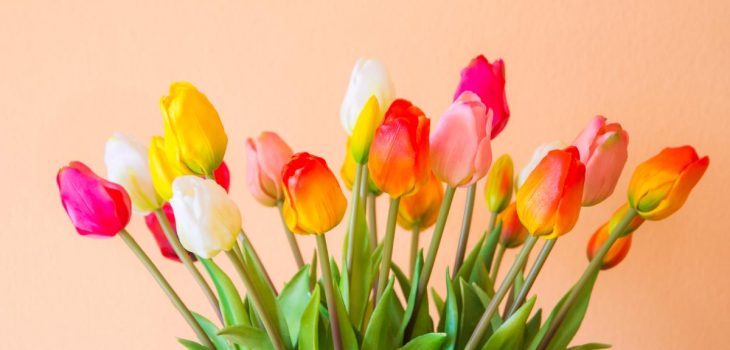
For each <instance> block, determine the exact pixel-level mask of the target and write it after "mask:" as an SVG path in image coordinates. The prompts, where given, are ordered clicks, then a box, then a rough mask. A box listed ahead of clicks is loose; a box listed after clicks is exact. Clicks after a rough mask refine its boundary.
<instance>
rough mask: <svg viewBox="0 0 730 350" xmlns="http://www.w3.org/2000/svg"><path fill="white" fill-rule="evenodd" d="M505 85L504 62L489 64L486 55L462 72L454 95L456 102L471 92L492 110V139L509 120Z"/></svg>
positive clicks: (498, 61) (471, 63) (472, 62)
mask: <svg viewBox="0 0 730 350" xmlns="http://www.w3.org/2000/svg"><path fill="white" fill-rule="evenodd" d="M504 84H505V77H504V61H502V60H501V59H498V60H496V61H494V63H489V61H488V60H487V59H486V58H485V57H484V55H479V56H477V57H475V58H474V59H473V60H471V62H470V63H469V66H467V67H466V68H464V69H463V70H462V71H461V81H459V86H458V87H457V88H456V93H455V94H454V100H456V99H458V98H459V96H461V94H462V93H463V92H464V91H471V92H473V93H475V94H477V95H478V96H479V98H480V99H481V100H482V103H484V105H485V106H487V108H488V109H491V110H492V113H494V117H493V119H492V134H491V138H495V137H497V135H499V133H500V132H502V130H503V129H504V127H505V126H506V125H507V121H508V120H509V107H508V106H507V95H506V94H505V91H504Z"/></svg>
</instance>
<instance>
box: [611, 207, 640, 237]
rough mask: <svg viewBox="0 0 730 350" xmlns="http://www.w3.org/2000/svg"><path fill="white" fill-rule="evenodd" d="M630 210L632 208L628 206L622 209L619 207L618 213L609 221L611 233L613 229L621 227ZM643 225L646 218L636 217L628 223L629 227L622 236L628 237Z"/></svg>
mask: <svg viewBox="0 0 730 350" xmlns="http://www.w3.org/2000/svg"><path fill="white" fill-rule="evenodd" d="M630 208H631V207H630V206H629V205H628V204H624V205H622V206H621V207H619V208H618V209H616V211H615V212H614V213H613V215H611V219H610V220H608V230H609V232H611V231H613V229H614V228H616V226H618V225H619V223H620V222H621V220H623V218H624V217H625V216H626V214H628V212H629V209H630ZM643 223H644V218H642V217H641V216H639V215H635V216H634V218H633V219H631V221H630V222H629V223H628V225H627V226H626V228H625V229H624V231H623V232H621V236H626V235H629V234H631V233H633V232H634V231H636V229H637V228H639V226H641V224H643Z"/></svg>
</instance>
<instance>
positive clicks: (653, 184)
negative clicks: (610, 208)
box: [629, 146, 710, 220]
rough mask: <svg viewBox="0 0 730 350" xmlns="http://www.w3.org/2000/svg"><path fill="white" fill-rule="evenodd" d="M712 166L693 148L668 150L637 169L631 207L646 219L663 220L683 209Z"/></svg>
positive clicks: (684, 147) (632, 185)
mask: <svg viewBox="0 0 730 350" xmlns="http://www.w3.org/2000/svg"><path fill="white" fill-rule="evenodd" d="M709 164H710V158H708V157H707V156H704V157H702V158H699V157H698V156H697V152H696V151H695V149H694V148H693V147H692V146H682V147H677V148H665V149H663V150H662V151H661V152H659V154H657V155H655V156H654V157H652V158H650V159H648V160H646V161H645V162H643V163H641V164H640V165H639V166H638V167H636V170H634V174H633V176H632V177H631V181H630V182H629V204H630V205H631V207H632V208H634V210H636V211H637V212H638V213H639V215H641V217H643V218H644V219H646V220H661V219H664V218H666V217H667V216H669V215H671V214H673V213H674V212H675V211H677V210H679V208H681V207H682V205H683V204H684V202H685V201H686V200H687V197H688V196H689V193H690V191H692V188H693V187H694V186H695V185H696V184H697V182H699V181H700V178H702V175H703V174H704V173H705V170H707V167H708V166H709Z"/></svg>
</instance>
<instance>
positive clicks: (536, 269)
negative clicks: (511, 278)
mask: <svg viewBox="0 0 730 350" xmlns="http://www.w3.org/2000/svg"><path fill="white" fill-rule="evenodd" d="M555 242H557V238H553V239H550V240H547V241H546V242H545V244H544V245H543V246H542V249H540V254H538V255H537V258H536V259H535V263H534V264H532V267H531V268H530V272H529V273H528V274H527V278H526V279H525V283H524V284H523V285H522V289H520V292H519V293H518V294H517V296H516V297H515V299H514V301H513V302H512V305H511V306H510V308H509V311H507V313H506V314H505V316H506V317H505V319H507V317H509V316H511V315H512V314H513V313H515V312H517V309H519V308H520V306H522V303H524V302H525V299H527V294H528V293H529V292H530V288H532V285H533V284H535V280H536V279H537V275H539V274H540V271H541V270H542V267H543V266H544V265H545V261H546V260H547V258H548V255H550V252H551V251H552V250H553V247H554V246H555Z"/></svg>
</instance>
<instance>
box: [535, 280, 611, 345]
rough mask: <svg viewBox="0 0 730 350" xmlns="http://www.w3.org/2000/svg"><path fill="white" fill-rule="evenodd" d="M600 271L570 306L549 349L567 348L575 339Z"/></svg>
mask: <svg viewBox="0 0 730 350" xmlns="http://www.w3.org/2000/svg"><path fill="white" fill-rule="evenodd" d="M599 272H600V270H598V271H596V272H595V273H594V274H593V275H591V277H590V279H589V280H588V283H587V284H586V286H585V288H583V290H582V291H581V292H580V294H578V298H577V299H576V302H575V304H573V306H572V307H571V308H570V310H569V312H568V315H567V316H566V317H565V319H564V320H563V323H562V324H561V325H560V327H558V330H557V332H555V336H553V339H552V340H551V341H550V344H549V345H548V347H547V349H548V350H557V349H560V350H562V349H565V348H567V347H568V345H569V344H570V341H571V340H573V337H575V334H576V333H577V332H578V328H580V324H581V323H583V318H584V317H585V315H586V311H587V310H588V303H589V302H590V300H591V292H593V286H594V285H595V283H596V279H597V278H598V273H599Z"/></svg>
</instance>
